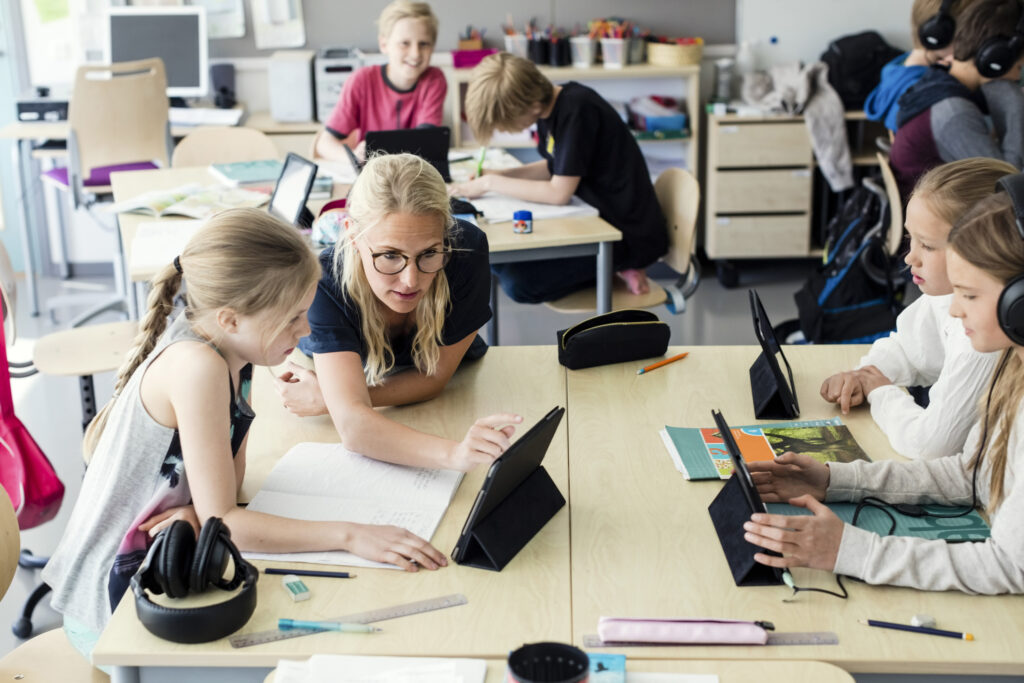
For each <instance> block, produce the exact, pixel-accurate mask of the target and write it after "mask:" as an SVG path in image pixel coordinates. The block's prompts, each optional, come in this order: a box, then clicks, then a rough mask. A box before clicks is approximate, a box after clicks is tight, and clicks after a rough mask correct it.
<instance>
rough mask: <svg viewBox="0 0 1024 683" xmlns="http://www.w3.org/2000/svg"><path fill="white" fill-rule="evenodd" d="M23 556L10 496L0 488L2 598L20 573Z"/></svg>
mask: <svg viewBox="0 0 1024 683" xmlns="http://www.w3.org/2000/svg"><path fill="white" fill-rule="evenodd" d="M20 554H21V532H20V531H19V530H18V517H17V515H16V514H15V513H14V506H13V505H11V499H10V496H8V495H7V491H5V490H4V488H3V487H2V486H0V598H2V597H3V596H4V594H5V593H6V592H7V589H8V588H9V587H10V585H11V581H12V580H13V579H14V574H15V572H17V571H18V556H19V555H20Z"/></svg>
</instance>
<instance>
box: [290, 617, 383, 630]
mask: <svg viewBox="0 0 1024 683" xmlns="http://www.w3.org/2000/svg"><path fill="white" fill-rule="evenodd" d="M277 627H278V628H279V629H281V630H282V631H288V630H290V629H295V628H308V629H317V630H320V631H341V632H343V633H376V632H378V631H380V630H381V629H379V628H377V627H375V626H370V625H369V624H346V623H344V622H340V621H302V620H301V619H278V620H277Z"/></svg>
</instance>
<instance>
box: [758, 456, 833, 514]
mask: <svg viewBox="0 0 1024 683" xmlns="http://www.w3.org/2000/svg"><path fill="white" fill-rule="evenodd" d="M747 468H748V469H749V470H750V478H751V479H753V480H754V485H755V486H757V492H758V493H760V494H761V498H762V499H764V502H766V503H784V502H786V501H788V500H789V499H790V498H796V497H798V496H803V495H811V496H813V497H814V498H815V499H816V500H825V492H826V491H827V490H828V481H829V477H830V474H831V473H830V472H829V469H828V465H825V464H823V463H820V462H818V461H817V460H815V459H814V458H812V457H811V456H809V455H800V454H797V453H783V454H782V455H780V456H779V457H777V458H775V460H771V461H768V462H750V463H747Z"/></svg>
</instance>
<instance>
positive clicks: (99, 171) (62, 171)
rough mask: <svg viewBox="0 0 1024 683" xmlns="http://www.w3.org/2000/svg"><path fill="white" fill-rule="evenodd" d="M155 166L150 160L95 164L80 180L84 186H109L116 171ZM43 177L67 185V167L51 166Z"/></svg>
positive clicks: (149, 169) (148, 168)
mask: <svg viewBox="0 0 1024 683" xmlns="http://www.w3.org/2000/svg"><path fill="white" fill-rule="evenodd" d="M155 168H160V167H159V166H157V165H156V164H154V163H153V162H152V161H135V162H132V163H130V164H114V165H113V166H97V167H96V168H94V169H92V173H91V174H90V175H89V177H88V178H86V179H85V180H84V181H82V184H83V185H84V186H85V187H89V188H99V187H101V186H107V187H109V186H110V174H111V173H117V172H118V171H151V170H153V169H155ZM43 178H44V179H46V180H52V181H53V182H55V183H57V184H58V185H62V186H63V187H67V186H68V184H69V182H70V181H69V180H68V169H67V168H52V169H50V170H49V171H46V172H45V173H43Z"/></svg>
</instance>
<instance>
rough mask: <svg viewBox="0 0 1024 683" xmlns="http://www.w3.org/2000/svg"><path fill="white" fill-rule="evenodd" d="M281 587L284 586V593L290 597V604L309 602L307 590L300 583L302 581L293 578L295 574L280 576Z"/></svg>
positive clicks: (303, 584) (304, 585)
mask: <svg viewBox="0 0 1024 683" xmlns="http://www.w3.org/2000/svg"><path fill="white" fill-rule="evenodd" d="M281 585H282V586H284V589H285V591H287V593H288V595H289V596H291V599H292V602H302V601H303V600H309V589H308V588H307V587H306V584H305V583H303V582H302V579H300V578H299V577H297V576H295V574H285V575H284V576H282V577H281Z"/></svg>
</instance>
